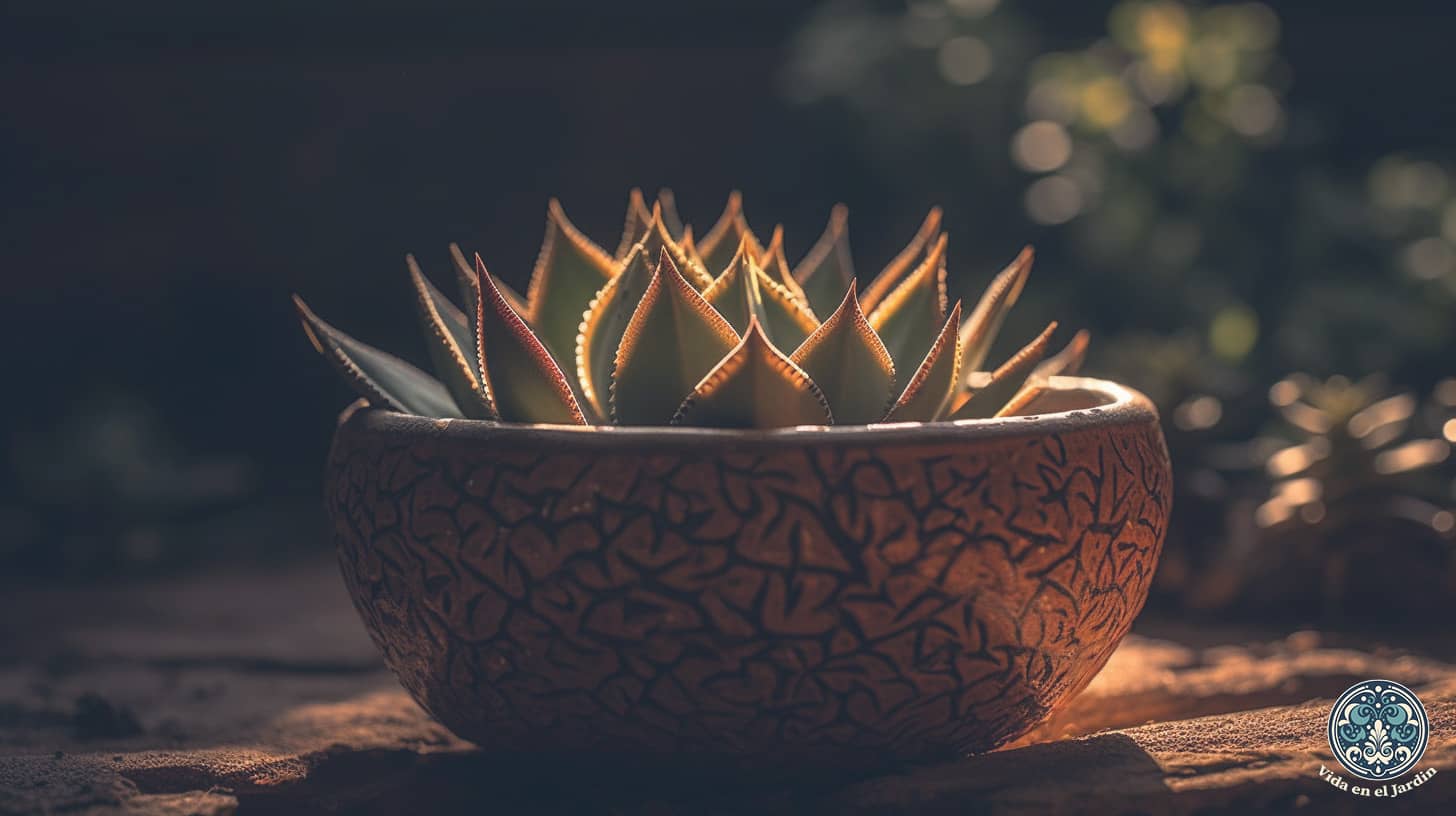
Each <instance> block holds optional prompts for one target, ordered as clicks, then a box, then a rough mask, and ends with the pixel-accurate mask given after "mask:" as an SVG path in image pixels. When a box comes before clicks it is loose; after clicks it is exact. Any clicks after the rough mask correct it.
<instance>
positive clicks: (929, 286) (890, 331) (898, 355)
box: [869, 234, 947, 368]
mask: <svg viewBox="0 0 1456 816" xmlns="http://www.w3.org/2000/svg"><path fill="white" fill-rule="evenodd" d="M946 240H947V238H946V236H945V235H944V234H941V235H940V236H939V237H938V238H936V240H935V243H934V244H933V245H932V246H931V247H930V250H929V251H928V252H926V253H925V258H924V259H923V260H922V261H921V262H920V265H919V266H917V267H916V268H915V271H914V272H911V273H910V275H909V277H906V278H905V279H903V280H902V281H900V284H899V285H898V286H896V287H895V288H894V289H893V290H891V292H890V294H888V295H886V296H885V298H884V300H883V301H881V302H880V304H879V305H878V306H876V307H875V308H874V309H872V310H871V311H870V318H869V319H870V325H871V326H873V327H874V329H875V331H876V332H878V333H879V335H880V339H882V340H884V341H885V348H887V349H889V350H890V356H891V357H893V358H895V364H896V365H898V366H900V367H902V368H906V367H909V366H910V365H914V364H915V363H917V362H919V360H920V359H922V358H923V357H924V356H925V352H926V350H927V349H929V348H930V344H931V343H933V342H934V341H935V334H936V328H937V327H938V326H939V325H940V322H941V321H942V320H944V319H945V307H946V294H945V248H946Z"/></svg>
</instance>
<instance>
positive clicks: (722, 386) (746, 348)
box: [672, 319, 833, 428]
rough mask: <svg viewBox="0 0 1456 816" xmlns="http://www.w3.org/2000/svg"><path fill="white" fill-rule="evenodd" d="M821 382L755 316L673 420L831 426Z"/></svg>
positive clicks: (759, 425)
mask: <svg viewBox="0 0 1456 816" xmlns="http://www.w3.org/2000/svg"><path fill="white" fill-rule="evenodd" d="M832 422H833V418H832V416H831V414H830V411H829V405H828V404H827V403H826V402H825V400H824V395H823V394H822V393H820V391H819V388H818V386H816V385H815V384H814V381H813V380H811V379H809V375H808V374H805V373H804V371H803V369H801V368H799V367H798V366H797V365H794V363H793V361H791V360H790V359H789V358H788V357H785V356H784V353H783V352H782V351H779V350H778V349H777V348H775V347H774V345H773V343H771V342H769V339H768V337H767V336H765V335H764V333H763V328H762V327H761V326H759V324H758V320H757V319H752V320H751V321H750V322H749V324H748V331H747V333H745V334H744V335H743V340H742V341H741V342H740V343H739V344H738V346H737V347H736V348H734V349H733V351H732V352H731V353H730V354H729V355H728V356H727V357H725V358H723V360H722V361H721V362H720V363H718V365H717V366H715V367H714V368H713V370H712V371H710V372H709V373H708V375H707V376H705V377H703V380H702V382H700V383H698V386H697V387H696V388H694V389H693V392H692V393H691V394H689V395H688V397H687V399H685V400H683V402H682V405H681V406H680V407H679V408H678V410H677V413H676V414H675V415H674V416H673V418H672V424H674V425H706V426H711V427H715V428H779V427H791V426H794V425H829V424H831V423H832Z"/></svg>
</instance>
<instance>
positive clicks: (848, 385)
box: [789, 278, 895, 425]
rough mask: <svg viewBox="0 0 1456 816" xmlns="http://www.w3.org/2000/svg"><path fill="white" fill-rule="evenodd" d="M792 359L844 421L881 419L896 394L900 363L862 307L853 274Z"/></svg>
mask: <svg viewBox="0 0 1456 816" xmlns="http://www.w3.org/2000/svg"><path fill="white" fill-rule="evenodd" d="M789 359H790V360H792V361H793V362H794V364H795V365H797V366H798V367H799V368H802V369H803V370H804V373H806V374H808V375H809V378H810V379H812V380H813V381H814V383H815V384H816V385H818V386H819V390H820V391H821V392H823V394H824V398H825V399H826V400H828V402H829V405H830V407H831V408H833V410H834V419H835V421H836V422H838V423H839V424H840V425H865V424H868V423H870V422H878V421H879V420H880V418H882V417H883V416H884V415H885V411H886V410H887V409H888V408H889V406H890V401H891V400H893V399H894V397H895V393H894V387H895V363H894V361H893V360H891V359H890V353H889V352H888V351H886V350H885V344H884V343H882V342H880V336H879V335H877V334H875V331H874V329H871V328H870V323H869V321H868V320H866V319H865V316H864V312H863V311H861V310H860V307H859V294H858V292H857V291H856V288H855V283H854V279H852V278H851V279H850V281H849V290H848V291H847V292H845V294H844V300H843V301H841V302H840V304H839V308H838V309H835V310H834V313H833V314H831V315H829V318H828V319H827V320H825V321H824V322H823V323H821V324H820V325H819V328H817V329H815V330H814V333H813V334H811V335H809V339H807V340H805V341H804V342H803V344H802V345H800V346H799V348H798V349H797V350H795V351H794V353H793V354H792V355H791V356H790V357H789Z"/></svg>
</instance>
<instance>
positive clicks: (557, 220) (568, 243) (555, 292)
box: [526, 198, 617, 355]
mask: <svg viewBox="0 0 1456 816" xmlns="http://www.w3.org/2000/svg"><path fill="white" fill-rule="evenodd" d="M616 271H617V270H616V264H615V263H614V262H613V261H612V259H611V257H610V256H609V255H607V253H606V252H604V251H603V250H602V248H601V247H599V246H597V245H596V244H594V243H592V240H591V239H590V238H587V237H586V236H585V235H582V234H581V231H580V230H578V229H577V228H576V227H575V226H573V225H572V223H571V222H570V221H569V220H567V218H566V212H565V211H564V210H563V209H562V208H561V202H559V201H557V200H556V199H554V198H553V199H551V203H550V204H549V205H548V206H547V208H546V237H545V239H544V240H543V241H542V242H541V254H540V255H539V256H537V258H536V268H535V271H534V272H532V273H531V286H530V289H529V290H527V292H526V302H527V312H526V318H527V319H528V320H529V321H530V324H531V326H532V327H534V328H535V330H536V332H537V333H538V334H539V335H540V337H541V339H542V340H543V341H545V343H546V345H547V347H549V348H550V349H551V353H552V354H556V355H569V354H570V353H571V350H572V349H574V348H576V331H577V329H578V328H579V327H580V326H581V309H580V308H579V307H580V306H582V305H584V304H586V303H587V302H588V301H590V300H591V298H592V295H594V294H596V291H597V290H598V289H600V288H602V284H604V283H606V282H607V281H608V280H610V279H611V277H612V276H613V275H614V274H616ZM573 305H575V306H576V307H578V308H575V309H573V308H572V307H573Z"/></svg>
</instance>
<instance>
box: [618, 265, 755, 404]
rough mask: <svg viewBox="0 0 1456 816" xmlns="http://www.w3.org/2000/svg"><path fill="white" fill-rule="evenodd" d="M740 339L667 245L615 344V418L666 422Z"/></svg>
mask: <svg viewBox="0 0 1456 816" xmlns="http://www.w3.org/2000/svg"><path fill="white" fill-rule="evenodd" d="M737 344H738V334H737V332H735V331H733V327H732V326H730V325H729V324H728V321H726V320H724V319H723V316H722V315H720V314H719V313H718V312H717V311H716V310H715V309H714V308H713V307H712V306H710V305H708V302H707V301H706V300H704V299H703V296H702V295H700V294H698V290H697V289H695V288H693V286H692V284H690V283H688V281H687V280H686V279H685V278H684V277H683V276H682V273H681V272H679V271H678V268H677V265H676V264H674V263H673V262H672V258H670V257H669V256H668V254H667V252H666V251H663V252H662V253H661V255H660V256H659V258H658V264H657V269H656V271H655V272H654V273H653V275H652V282H651V283H650V284H648V286H647V291H646V292H645V293H644V294H643V295H642V300H641V302H640V303H638V304H637V308H636V310H635V311H634V312H633V314H632V320H631V321H630V322H629V323H628V324H627V330H626V332H625V333H624V334H623V335H622V342H621V345H620V346H619V347H618V349H617V360H616V369H615V373H614V374H613V376H612V392H611V416H612V419H613V420H615V421H616V422H619V423H621V424H623V425H665V424H667V423H668V421H670V420H671V419H672V417H673V415H674V414H675V413H677V409H678V406H679V405H681V404H682V398H683V395H685V394H688V393H690V392H691V391H692V390H693V388H694V387H696V386H697V384H698V382H699V381H700V380H701V379H702V378H703V375H705V374H707V373H708V372H709V371H710V370H712V368H713V366H714V365H716V364H717V363H718V361H719V360H721V359H723V357H724V356H725V355H726V354H727V353H728V352H729V351H730V350H731V349H732V348H733V347H734V346H735V345H737Z"/></svg>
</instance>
